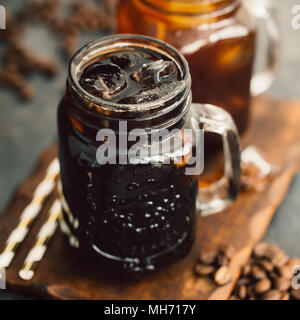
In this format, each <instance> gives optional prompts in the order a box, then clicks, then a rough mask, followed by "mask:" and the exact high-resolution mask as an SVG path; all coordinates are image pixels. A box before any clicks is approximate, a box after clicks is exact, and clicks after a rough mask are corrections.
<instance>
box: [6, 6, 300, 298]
mask: <svg viewBox="0 0 300 320" xmlns="http://www.w3.org/2000/svg"><path fill="white" fill-rule="evenodd" d="M65 1H66V2H67V1H69V2H70V1H71V0H65ZM271 1H272V2H273V3H276V4H277V16H276V18H277V21H278V24H279V28H280V33H281V50H280V61H279V67H278V70H277V75H276V80H275V82H274V84H273V86H272V88H271V89H270V90H269V94H270V95H272V96H273V97H277V98H285V99H286V98H290V99H300V30H298V31H297V30H293V29H292V27H291V18H292V13H291V10H292V7H293V6H294V5H296V4H299V5H300V0H271ZM6 3H8V4H9V5H8V7H17V6H19V5H20V4H21V3H22V1H17V0H9V1H6ZM0 32H1V31H0ZM99 36H101V35H99V34H98V35H95V36H94V37H93V36H91V37H89V38H87V37H85V38H84V39H82V43H84V42H87V41H89V40H93V39H94V38H97V37H99ZM45 39H47V41H45ZM25 40H26V42H27V44H28V45H30V46H31V47H32V48H34V49H35V50H37V51H38V52H39V53H40V54H42V55H44V56H45V57H56V58H57V43H56V41H55V39H54V38H53V36H52V35H51V34H50V33H49V32H48V31H47V30H45V29H43V28H41V27H40V26H38V27H33V28H32V29H30V30H28V32H27V34H26V39H25ZM1 49H2V48H1V46H0V51H1ZM60 61H61V72H60V74H59V76H58V77H57V78H55V79H53V80H50V81H49V80H48V79H44V78H43V77H40V76H34V77H33V78H32V79H31V81H32V83H33V84H34V85H35V87H36V88H37V92H38V94H37V96H36V97H35V99H34V100H33V101H31V102H28V103H21V102H20V101H19V99H18V98H17V97H16V96H15V95H13V94H12V93H11V92H10V91H8V90H5V89H0V195H1V196H0V212H1V211H2V210H3V209H4V208H5V206H6V205H7V204H8V202H9V200H10V197H11V195H12V193H13V191H14V189H15V188H16V187H17V185H18V184H19V183H20V182H21V181H22V180H23V179H24V178H25V177H26V176H27V175H28V174H29V173H30V171H31V170H32V169H33V167H34V165H35V162H36V159H37V157H38V155H39V153H40V152H41V150H42V149H43V148H44V147H46V146H47V145H48V144H49V143H50V142H51V141H53V140H54V138H55V131H56V119H55V118H56V107H57V104H58V101H59V99H60V98H61V96H62V93H63V86H64V81H65V78H66V63H65V62H64V60H63V59H60ZM0 64H1V60H0ZM299 108H300V102H299ZM299 130H300V124H299ZM299 147H300V141H299ZM299 194H300V174H298V175H297V176H296V178H295V179H294V181H293V183H292V185H291V188H290V191H289V193H288V195H287V197H286V199H285V201H284V202H283V203H282V205H281V207H280V208H279V210H278V211H277V213H276V215H275V217H274V219H273V221H272V223H271V226H270V228H269V231H268V233H267V235H266V240H268V241H270V242H273V243H276V244H278V245H279V246H281V247H282V248H284V249H285V250H286V251H287V252H288V253H289V254H290V255H296V256H300V245H299V238H300V197H299ZM24 298H35V297H32V296H28V295H21V294H17V293H9V292H7V290H6V291H4V290H2V291H1V292H0V300H1V299H24Z"/></svg>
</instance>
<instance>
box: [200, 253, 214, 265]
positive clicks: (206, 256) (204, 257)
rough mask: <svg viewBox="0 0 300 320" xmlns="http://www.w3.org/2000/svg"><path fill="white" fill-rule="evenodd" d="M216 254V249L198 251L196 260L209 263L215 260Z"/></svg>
mask: <svg viewBox="0 0 300 320" xmlns="http://www.w3.org/2000/svg"><path fill="white" fill-rule="evenodd" d="M217 254H218V253H217V252H216V251H211V252H200V254H199V256H198V261H199V262H202V263H206V264H211V263H213V262H214V261H215V259H216V257H217Z"/></svg>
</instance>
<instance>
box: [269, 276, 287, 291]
mask: <svg viewBox="0 0 300 320" xmlns="http://www.w3.org/2000/svg"><path fill="white" fill-rule="evenodd" d="M273 284H274V288H275V289H278V290H280V291H287V290H288V289H289V288H290V286H291V280H288V279H286V278H283V277H280V278H277V279H274V282H273Z"/></svg>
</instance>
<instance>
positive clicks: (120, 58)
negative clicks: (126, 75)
mask: <svg viewBox="0 0 300 320" xmlns="http://www.w3.org/2000/svg"><path fill="white" fill-rule="evenodd" d="M145 58H148V57H147V56H146V54H145V55H142V54H141V53H139V52H120V53H116V54H114V55H113V56H112V57H111V58H110V60H111V62H112V63H114V64H116V65H117V66H119V67H120V68H121V69H128V68H132V67H133V66H135V65H137V64H140V63H141V61H142V59H145Z"/></svg>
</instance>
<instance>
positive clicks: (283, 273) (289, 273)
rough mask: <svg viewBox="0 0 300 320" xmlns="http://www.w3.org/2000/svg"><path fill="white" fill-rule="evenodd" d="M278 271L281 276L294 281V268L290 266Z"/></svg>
mask: <svg viewBox="0 0 300 320" xmlns="http://www.w3.org/2000/svg"><path fill="white" fill-rule="evenodd" d="M278 271H279V274H280V275H281V276H282V277H284V278H286V279H292V278H293V276H294V274H293V270H292V267H291V266H289V265H284V266H281V267H280V268H278Z"/></svg>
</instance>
